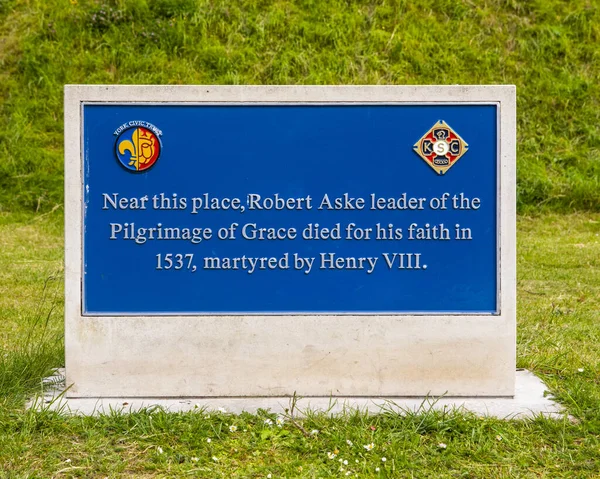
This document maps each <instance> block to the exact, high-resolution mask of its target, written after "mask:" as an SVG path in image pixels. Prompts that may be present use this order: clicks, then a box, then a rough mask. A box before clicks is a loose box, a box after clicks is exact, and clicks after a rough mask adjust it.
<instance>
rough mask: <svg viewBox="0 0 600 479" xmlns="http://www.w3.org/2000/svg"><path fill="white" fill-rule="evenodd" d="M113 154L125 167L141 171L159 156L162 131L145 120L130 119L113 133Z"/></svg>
mask: <svg viewBox="0 0 600 479" xmlns="http://www.w3.org/2000/svg"><path fill="white" fill-rule="evenodd" d="M114 134H115V135H116V137H117V139H116V141H115V154H116V156H117V159H118V160H119V163H121V165H123V167H125V168H126V169H128V170H130V171H135V172H142V171H146V170H148V169H150V168H151V167H152V166H153V165H154V164H155V163H156V162H157V160H158V158H159V157H160V153H161V149H162V144H161V141H160V136H161V135H162V132H161V131H160V130H159V129H158V128H156V127H155V126H154V125H153V124H152V123H148V122H147V121H130V122H127V123H124V124H123V125H121V126H119V128H117V129H116V130H115V133H114Z"/></svg>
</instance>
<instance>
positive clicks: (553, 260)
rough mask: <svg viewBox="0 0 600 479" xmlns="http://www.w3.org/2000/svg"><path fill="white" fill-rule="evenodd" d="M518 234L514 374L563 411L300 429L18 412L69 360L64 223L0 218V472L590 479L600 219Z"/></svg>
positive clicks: (367, 420) (213, 417)
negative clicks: (531, 377)
mask: <svg viewBox="0 0 600 479" xmlns="http://www.w3.org/2000/svg"><path fill="white" fill-rule="evenodd" d="M518 230H519V233H518V242H519V244H518V251H519V256H518V332H519V333H518V366H519V367H524V368H527V369H530V370H532V371H533V372H535V373H536V374H538V375H539V376H541V377H542V378H543V379H544V380H545V381H546V384H547V385H548V387H549V390H550V391H551V393H552V394H554V395H555V396H556V397H557V398H558V399H559V400H560V402H561V403H562V404H563V405H564V406H565V408H566V410H567V412H568V413H569V414H570V415H571V416H572V417H571V418H569V417H566V416H565V418H563V419H560V420H558V421H556V420H547V419H543V418H538V419H535V420H528V421H499V420H495V419H479V418H475V417H472V416H469V415H465V414H454V413H450V414H448V413H447V414H442V413H432V412H428V411H426V410H425V411H423V412H422V413H421V414H418V415H409V416H407V417H400V416H398V415H395V414H381V415H377V416H371V417H370V416H366V415H364V414H360V413H350V414H348V415H346V416H342V417H337V418H330V417H328V416H327V415H325V414H314V415H310V416H309V417H308V418H306V419H305V420H304V421H303V422H302V426H303V427H304V429H306V431H308V432H309V434H308V436H305V435H304V434H303V433H302V431H300V429H298V428H297V427H295V426H294V425H293V424H292V423H291V422H290V421H288V420H284V422H283V424H282V427H278V425H277V418H276V417H275V416H274V415H272V414H270V413H268V412H267V411H264V412H261V413H260V414H257V415H248V414H245V415H241V416H234V415H231V414H228V413H226V412H225V413H223V412H210V413H209V412H208V411H201V410H197V411H195V412H192V413H187V414H166V413H164V412H162V411H157V410H148V411H144V412H141V413H137V414H133V415H131V416H123V415H118V414H113V415H107V416H101V417H97V418H79V417H75V418H66V417H61V416H59V415H57V414H55V413H52V412H48V411H41V412H32V411H24V410H23V401H24V398H25V397H26V396H28V395H29V394H31V393H32V392H33V391H36V390H39V388H40V380H41V378H42V377H44V375H46V374H48V373H49V371H50V369H51V368H53V367H58V366H62V364H63V362H62V361H63V344H62V331H63V323H62V314H63V309H62V307H63V304H62V288H63V282H62V266H61V264H62V254H63V253H62V248H63V237H62V217H61V212H60V211H59V210H57V211H55V212H54V213H51V214H48V215H45V216H39V215H37V216H34V215H29V214H1V215H0V243H1V244H2V245H3V248H2V249H1V250H0V317H1V318H2V321H1V322H0V349H1V352H2V355H1V357H0V478H11V479H13V478H30V477H86V478H88V477H94V478H95V477H98V478H104V477H111V478H112V477H136V478H139V477H146V478H151V477H152V478H154V477H156V478H158V477H188V476H190V477H223V478H228V477H252V478H266V477H269V476H268V475H269V474H271V476H270V477H271V478H282V477H288V478H291V477H306V478H311V477H346V473H348V472H350V475H351V477H363V478H371V477H382V478H384V477H400V478H413V477H414V478H429V477H436V478H438V477H439V478H456V477H468V478H486V479H488V478H514V477H519V478H521V477H524V478H534V477H535V478H540V477H542V478H553V479H554V478H569V479H572V478H593V477H598V476H599V475H600V383H599V382H598V375H599V372H600V353H599V352H598V348H597V345H598V344H599V342H600V332H599V329H598V320H599V319H600V318H599V313H598V311H600V215H598V214H572V215H565V216H557V215H545V216H538V217H535V218H533V217H526V216H523V217H521V218H520V219H519V222H518ZM271 422H272V424H271ZM231 426H235V427H231ZM313 430H315V431H318V432H315V433H313V434H310V431H313ZM209 439H210V441H209ZM348 441H350V442H348ZM370 444H373V445H374V448H373V450H371V451H368V450H367V449H365V447H364V446H366V445H370ZM444 445H445V447H444ZM336 451H337V452H336ZM328 453H329V454H328ZM332 454H335V455H336V457H335V458H333V459H331V458H330V457H331V455H332ZM383 458H385V459H386V460H385V461H383ZM340 459H341V462H340ZM344 461H348V464H345V463H344ZM340 468H341V469H342V470H341V469H340ZM377 469H379V470H377Z"/></svg>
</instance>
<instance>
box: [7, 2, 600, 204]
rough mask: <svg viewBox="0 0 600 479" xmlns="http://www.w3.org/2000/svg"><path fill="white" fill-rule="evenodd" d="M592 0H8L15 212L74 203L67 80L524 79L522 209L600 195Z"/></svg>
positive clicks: (10, 198) (599, 95) (589, 200)
mask: <svg viewBox="0 0 600 479" xmlns="http://www.w3.org/2000/svg"><path fill="white" fill-rule="evenodd" d="M599 72H600V8H599V7H598V4H597V2H593V1H590V0H572V1H564V0H534V1H529V2H517V1H504V0H502V1H500V0H489V1H483V0H476V1H471V0H457V1H453V0H452V1H450V0H437V1H433V0H419V1H415V2H408V1H402V0H397V1H379V2H372V1H356V2H348V1H342V0H333V1H329V0H303V1H300V0H298V1H260V2H255V1H233V2H231V1H225V0H216V1H212V0H211V1H208V0H153V1H151V2H150V1H145V0H71V1H66V0H44V1H42V0H0V99H1V100H0V211H14V210H16V209H21V210H27V211H38V212H44V211H49V210H51V209H52V208H54V207H56V206H57V205H60V204H62V201H63V199H62V197H63V190H62V175H63V171H62V169H63V166H62V165H63V147H62V138H63V134H62V133H63V132H62V88H63V85H64V84H65V83H111V84H134V83H140V84H186V83H187V84H479V83H481V84H495V83H502V84H516V85H517V88H518V111H519V113H518V117H519V125H518V129H519V133H518V136H519V138H518V141H519V149H518V175H519V181H518V205H519V210H520V211H521V212H525V213H528V212H536V211H539V210H544V209H545V210H553V211H572V210H574V209H575V210H595V211H598V210H599V209H600V161H599V160H600V148H599V144H600V129H598V124H600V81H598V80H599V76H600V74H599Z"/></svg>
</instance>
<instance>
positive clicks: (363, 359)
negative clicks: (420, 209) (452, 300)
mask: <svg viewBox="0 0 600 479" xmlns="http://www.w3.org/2000/svg"><path fill="white" fill-rule="evenodd" d="M93 103H102V104H124V103H132V104H133V103H138V104H148V103H152V104H161V103H169V104H194V103H196V104H207V103H211V104H226V103H237V104H240V103H242V104H244V103H246V104H257V103H262V104H291V103H296V104H298V103H299V104H327V105H329V104H369V103H370V104H415V103H418V104H440V105H443V104H486V103H487V104H490V103H493V104H497V105H498V111H499V131H498V148H499V159H500V161H499V163H500V165H499V171H498V181H499V184H498V192H499V198H498V210H499V211H498V235H499V242H498V244H499V247H500V249H499V252H498V260H499V266H498V272H499V284H498V286H499V298H498V299H499V305H500V308H499V309H500V313H499V314H498V315H490V314H481V315H478V314H446V315H439V314H435V315H433V314H418V315H417V314H380V315H377V314H373V315H358V314H356V315H355V314H343V315H340V314H331V315H322V314H299V315H293V319H292V318H290V315H289V314H288V315H264V316H263V315H252V316H243V315H231V316H229V315H228V316H223V315H215V316H210V315H201V316H151V317H150V316H127V317H123V316H118V317H114V316H82V314H81V313H82V308H81V304H82V302H81V295H82V289H81V285H82V246H83V244H82V241H83V234H82V233H83V231H82V227H83V224H82V217H83V212H82V205H83V181H82V121H83V117H82V104H93ZM410 146H412V145H410ZM515 345H516V89H515V87H514V86H511V85H503V86H495V85H494V86H100V85H94V86H92V85H89V86H88V85H67V86H65V356H66V379H67V385H68V386H70V388H69V389H68V390H67V393H66V395H67V397H146V398H148V397H282V396H291V395H293V394H294V393H296V394H298V395H299V396H305V397H323V396H340V397H341V396H343V397H349V396H362V397H369V396H371V397H376V396H377V397H386V396H388V397H400V396H425V395H433V396H440V395H446V396H513V395H514V391H515V364H516V348H515Z"/></svg>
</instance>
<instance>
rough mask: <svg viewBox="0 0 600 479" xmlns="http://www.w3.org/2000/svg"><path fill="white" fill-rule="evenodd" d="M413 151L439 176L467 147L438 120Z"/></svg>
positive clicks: (444, 123) (443, 122) (445, 124)
mask: <svg viewBox="0 0 600 479" xmlns="http://www.w3.org/2000/svg"><path fill="white" fill-rule="evenodd" d="M413 149H414V150H415V152H416V153H417V155H419V156H420V157H421V158H422V159H423V160H425V163H427V164H428V165H429V166H431V167H432V168H433V169H434V170H435V171H436V172H437V173H438V174H439V175H443V174H444V173H446V171H448V170H449V169H450V168H451V167H452V166H453V165H454V164H455V163H456V162H457V161H458V159H459V158H460V157H462V156H463V155H464V154H465V153H466V152H467V150H468V149H469V145H467V143H466V142H465V140H463V139H462V138H461V137H460V136H459V135H458V133H456V132H455V131H454V130H453V129H452V128H450V126H449V125H448V124H447V123H446V122H445V121H443V120H439V121H438V122H437V123H436V124H435V125H433V126H432V127H431V128H430V129H429V131H428V132H427V133H425V134H424V135H423V136H422V137H421V139H420V140H419V141H417V142H416V143H415V145H414V146H413Z"/></svg>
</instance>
